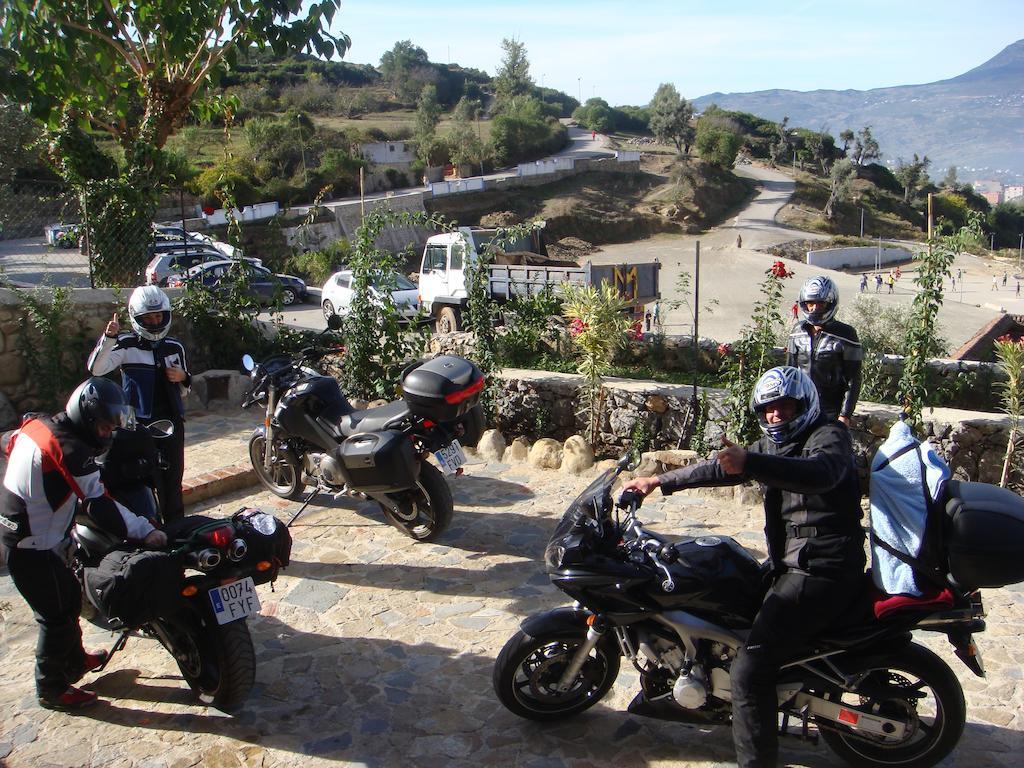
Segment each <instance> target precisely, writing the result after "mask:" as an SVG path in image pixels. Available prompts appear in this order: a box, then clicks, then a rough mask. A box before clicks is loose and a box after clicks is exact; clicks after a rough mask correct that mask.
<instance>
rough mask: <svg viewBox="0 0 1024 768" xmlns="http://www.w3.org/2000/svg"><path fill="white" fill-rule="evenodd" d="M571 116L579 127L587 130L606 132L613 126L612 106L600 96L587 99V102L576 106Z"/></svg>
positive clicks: (612, 128)
mask: <svg viewBox="0 0 1024 768" xmlns="http://www.w3.org/2000/svg"><path fill="white" fill-rule="evenodd" d="M572 116H573V119H574V120H575V121H576V122H577V123H579V124H580V126H581V127H583V128H586V129H587V130H588V131H597V132H598V133H607V132H608V131H611V130H614V128H615V119H614V116H613V114H612V108H611V107H610V106H609V105H608V102H607V101H605V100H604V99H601V98H593V99H587V103H586V104H583V105H581V106H579V107H577V108H576V109H575V110H574V111H573V113H572Z"/></svg>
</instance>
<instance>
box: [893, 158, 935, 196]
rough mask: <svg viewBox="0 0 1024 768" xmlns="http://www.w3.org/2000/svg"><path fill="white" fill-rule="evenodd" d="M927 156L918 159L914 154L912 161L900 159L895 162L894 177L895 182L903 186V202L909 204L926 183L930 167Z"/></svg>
mask: <svg viewBox="0 0 1024 768" xmlns="http://www.w3.org/2000/svg"><path fill="white" fill-rule="evenodd" d="M931 162H932V161H931V160H929V159H928V155H925V156H924V157H918V156H917V153H916V152H915V153H914V159H913V160H904V159H903V158H902V157H901V158H899V159H898V160H897V161H896V170H895V171H894V175H895V176H896V180H897V181H899V183H900V184H902V185H903V202H904V203H907V202H910V198H911V197H913V196H916V195H917V191H918V190H919V189H920V188H921V187H922V186H924V185H925V184H927V183H928V166H929V165H931Z"/></svg>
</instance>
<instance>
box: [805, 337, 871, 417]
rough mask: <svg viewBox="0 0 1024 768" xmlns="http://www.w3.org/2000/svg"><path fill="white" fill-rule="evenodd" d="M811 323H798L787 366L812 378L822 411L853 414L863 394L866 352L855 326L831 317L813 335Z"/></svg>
mask: <svg viewBox="0 0 1024 768" xmlns="http://www.w3.org/2000/svg"><path fill="white" fill-rule="evenodd" d="M811 327H812V326H811V324H810V323H808V322H802V323H800V324H798V325H797V326H796V327H795V328H794V329H793V332H792V333H791V334H790V335H789V342H788V343H787V345H786V365H792V366H794V367H795V368H799V369H800V370H802V371H804V372H805V373H806V374H807V375H808V376H810V377H811V381H813V382H814V386H815V387H817V389H818V397H819V399H820V400H821V410H822V411H824V412H825V413H826V414H828V416H829V417H830V418H833V419H835V418H837V417H839V416H847V417H849V416H852V415H853V409H854V408H855V407H856V405H857V398H858V397H859V396H860V366H861V360H862V359H863V356H864V353H863V349H862V348H861V345H860V339H859V338H857V331H855V330H854V329H853V326H850V325H847V324H846V323H840V322H839V321H838V320H830V321H829V322H827V323H825V325H823V326H822V327H821V328H820V329H819V330H818V331H817V332H815V333H814V334H813V335H812V334H811V332H810V329H811Z"/></svg>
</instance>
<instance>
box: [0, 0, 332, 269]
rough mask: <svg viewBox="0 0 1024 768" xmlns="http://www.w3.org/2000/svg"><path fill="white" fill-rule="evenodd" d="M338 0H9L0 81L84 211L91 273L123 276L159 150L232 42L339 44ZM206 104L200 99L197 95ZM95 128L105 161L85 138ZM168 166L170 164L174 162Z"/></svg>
mask: <svg viewBox="0 0 1024 768" xmlns="http://www.w3.org/2000/svg"><path fill="white" fill-rule="evenodd" d="M339 6H340V0H319V2H313V4H312V5H309V6H308V7H306V8H305V10H304V4H303V2H302V0H260V1H259V2H256V0H212V1H211V0H135V1H132V0H35V1H34V2H28V0H12V1H10V2H7V3H6V4H5V7H4V10H3V12H2V13H0V92H3V93H5V94H6V95H7V96H8V98H10V99H12V100H13V101H15V102H17V103H19V104H21V105H23V106H25V107H26V108H27V109H28V110H29V111H30V112H31V113H32V115H33V116H35V117H36V118H37V119H39V120H40V121H42V123H43V124H44V125H46V126H47V128H48V129H49V131H50V136H49V138H50V154H51V160H52V161H53V162H54V165H55V167H56V169H57V171H58V173H60V174H61V176H63V178H64V179H65V180H66V181H67V182H68V183H70V184H71V185H72V186H74V187H75V189H77V190H78V191H79V192H80V193H81V196H82V200H83V204H84V206H85V207H86V209H87V210H88V212H89V230H90V232H89V241H90V243H91V247H92V255H93V260H94V272H95V274H96V276H97V277H98V278H99V279H100V280H101V281H103V282H107V283H110V282H128V281H130V280H133V279H134V276H135V274H136V273H137V272H138V270H139V269H140V268H141V266H142V263H141V262H143V261H144V259H145V245H146V242H147V241H148V239H149V238H150V237H151V233H150V225H149V222H150V221H151V219H152V216H153V213H154V212H155V209H156V200H157V195H158V193H159V190H160V189H161V187H162V185H163V184H164V183H166V181H167V180H168V176H169V175H170V174H172V173H174V171H175V163H174V162H171V161H170V160H171V159H170V158H168V156H167V155H166V154H165V153H164V152H163V151H162V147H163V146H164V144H165V143H166V141H167V139H168V138H169V137H170V136H171V135H173V133H174V131H175V130H177V128H178V127H179V126H181V124H182V123H183V122H184V120H185V118H186V117H187V116H188V115H189V114H190V113H191V112H193V111H194V110H195V109H196V107H197V102H199V100H200V99H201V96H202V94H203V90H204V89H205V88H206V87H207V86H208V85H209V84H210V83H211V82H212V81H213V80H214V79H215V78H216V77H217V75H218V74H219V73H220V72H222V71H223V70H224V69H225V68H226V67H229V66H230V65H231V64H232V63H233V62H234V60H235V57H236V55H237V53H238V51H239V50H240V49H242V48H247V47H250V46H257V47H260V48H264V47H270V48H271V49H273V51H274V52H275V53H276V54H279V55H285V54H289V53H294V52H298V51H303V50H305V51H315V52H316V53H318V54H320V55H321V56H325V57H330V56H332V55H334V54H335V53H338V54H343V53H344V52H345V50H346V49H347V48H348V45H349V39H348V37H346V36H345V35H343V34H332V33H331V32H330V31H329V26H330V24H331V22H332V20H333V17H334V14H335V12H336V11H337V9H338V7H339ZM204 103H206V104H209V102H204ZM97 133H99V134H107V135H109V136H110V137H111V138H113V139H114V140H115V141H116V142H117V143H118V144H119V145H120V147H121V149H122V150H123V158H124V159H123V161H118V162H115V161H114V159H113V157H112V156H110V155H109V154H108V153H107V152H105V151H103V150H101V149H100V148H99V147H97V145H96V143H95V141H94V138H95V135H96V134H97ZM179 165H180V164H179Z"/></svg>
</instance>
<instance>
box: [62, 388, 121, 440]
mask: <svg viewBox="0 0 1024 768" xmlns="http://www.w3.org/2000/svg"><path fill="white" fill-rule="evenodd" d="M64 411H65V413H67V415H68V419H69V420H70V421H71V423H72V424H73V425H74V428H75V431H76V432H77V433H78V436H79V437H81V438H82V439H83V440H85V441H86V442H87V443H88V444H89V445H91V446H93V447H94V448H97V449H100V450H104V449H106V448H109V447H110V443H111V442H112V441H113V439H114V435H113V430H114V429H117V428H119V427H126V428H130V427H133V426H134V423H135V409H134V408H132V407H131V406H130V405H128V403H127V401H126V400H125V397H124V390H123V389H121V387H119V386H118V385H117V384H115V383H114V382H112V381H111V380H110V379H103V378H100V377H98V376H93V377H91V378H88V379H86V380H85V381H83V382H82V383H81V384H79V385H78V386H77V387H76V388H75V391H74V392H72V393H71V397H69V398H68V404H67V405H66V406H65V408H64Z"/></svg>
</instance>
